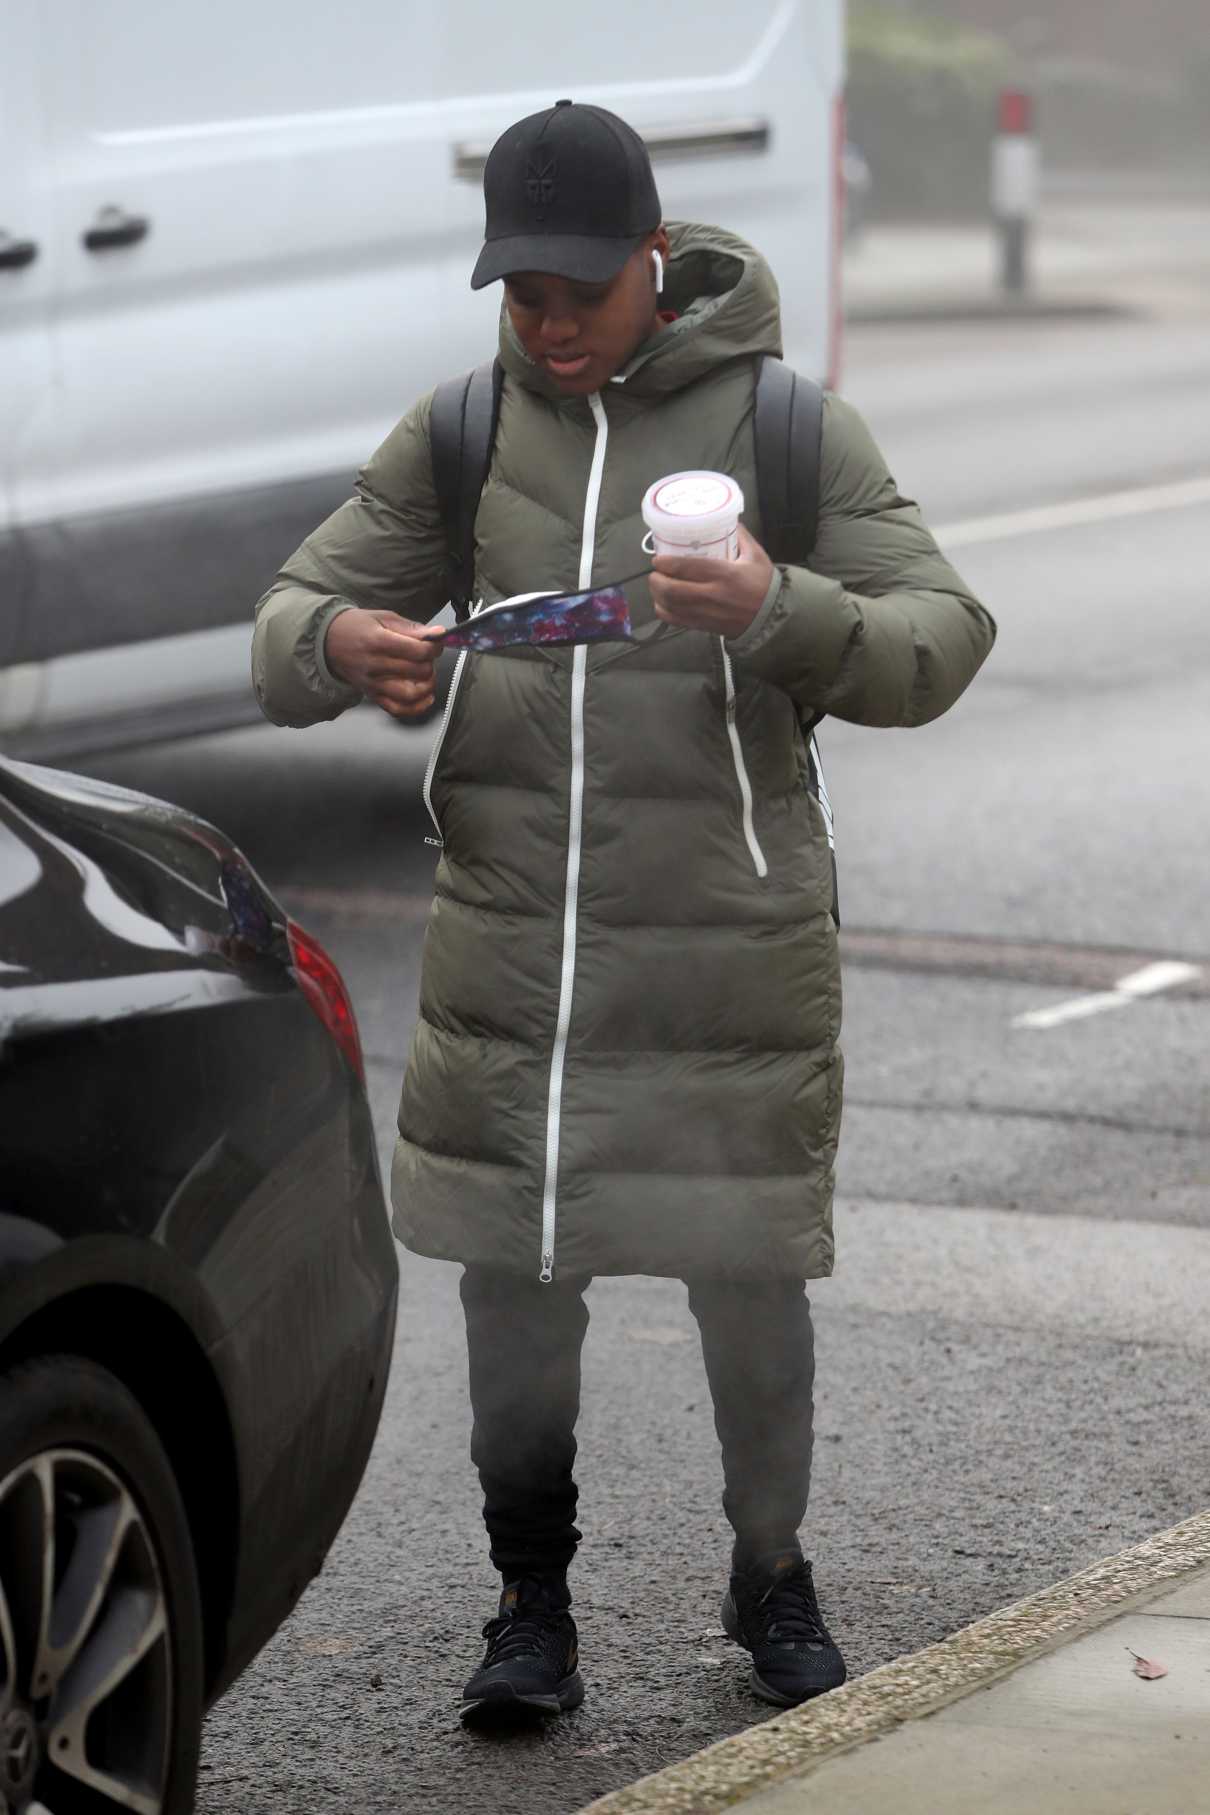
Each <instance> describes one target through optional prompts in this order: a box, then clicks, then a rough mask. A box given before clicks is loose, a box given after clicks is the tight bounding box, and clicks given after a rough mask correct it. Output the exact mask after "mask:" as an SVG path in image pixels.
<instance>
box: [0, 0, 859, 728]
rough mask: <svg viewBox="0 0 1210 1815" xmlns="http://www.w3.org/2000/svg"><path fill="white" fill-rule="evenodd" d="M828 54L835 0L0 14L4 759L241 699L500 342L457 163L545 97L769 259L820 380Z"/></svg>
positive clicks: (679, 201)
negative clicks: (601, 127)
mask: <svg viewBox="0 0 1210 1815" xmlns="http://www.w3.org/2000/svg"><path fill="white" fill-rule="evenodd" d="M843 61H844V41H843V0H754V3H753V4H752V5H751V6H748V7H744V8H738V7H735V6H734V5H731V4H724V3H721V0H664V3H663V4H662V5H660V6H652V5H650V4H649V0H614V3H613V4H611V5H610V6H608V7H601V8H598V9H596V12H595V13H581V14H580V15H578V16H574V17H573V16H572V15H569V14H568V12H567V9H566V7H562V6H555V5H554V4H552V0H529V4H527V5H526V6H524V7H523V8H521V9H519V10H518V11H517V12H516V13H514V14H513V15H511V16H510V15H506V14H505V13H504V11H503V9H497V8H496V7H493V6H490V5H488V4H485V3H484V0H448V3H447V4H446V5H445V6H444V7H437V6H431V5H427V4H422V0H390V3H389V4H387V3H386V0H361V3H360V4H359V5H358V6H357V7H355V8H352V9H345V8H341V7H333V6H320V5H318V4H314V3H311V4H308V3H307V0H303V3H302V4H301V5H300V3H299V0H208V4H207V5H205V6H194V7H176V6H171V5H165V4H164V0H55V3H54V5H53V6H46V5H44V4H42V3H41V0H4V5H3V7H2V8H0V749H4V750H6V751H9V752H10V753H14V754H21V755H28V756H43V757H51V758H54V757H59V756H62V755H66V754H69V753H79V752H81V751H84V750H90V749H97V748H100V747H103V746H106V745H113V744H118V743H131V742H135V741H141V740H144V739H148V738H154V737H161V736H170V735H180V734H184V733H189V732H194V731H199V730H205V729H213V728H216V727H218V726H220V725H228V724H234V723H238V722H239V721H240V720H242V719H245V718H251V717H255V715H256V707H255V703H254V701H253V698H252V693H251V688H250V682H249V678H248V653H249V636H250V626H251V614H252V606H253V603H254V601H255V600H256V598H257V597H258V596H259V594H260V593H261V592H262V591H263V590H264V588H265V587H266V586H267V584H268V583H269V580H270V579H271V578H272V576H273V573H274V572H275V570H276V568H277V567H278V565H279V563H280V562H281V560H282V559H283V558H284V557H285V556H286V555H287V554H288V553H289V552H290V551H291V550H292V549H293V548H294V547H295V546H296V544H297V543H298V542H299V541H301V540H302V538H303V536H304V535H305V534H306V533H307V531H308V530H310V529H311V528H313V527H314V525H315V524H316V523H318V522H319V521H320V519H321V518H323V517H324V516H325V515H326V514H327V513H328V511H329V510H331V509H333V508H334V507H335V506H336V505H337V504H338V503H339V502H340V501H341V500H342V499H343V498H344V497H346V496H347V495H348V493H349V491H350V489H351V482H352V476H353V473H354V471H355V470H356V468H357V466H358V465H360V463H361V462H362V461H363V460H364V459H365V458H366V457H367V455H368V454H369V453H370V452H371V451H372V449H373V448H374V447H375V446H376V445H377V444H378V442H379V441H380V440H381V439H382V437H383V436H384V435H385V433H386V432H387V430H388V429H389V428H390V427H391V425H392V424H393V423H394V422H395V421H396V420H397V418H398V417H399V416H400V415H402V413H403V412H404V410H405V409H406V408H407V407H408V405H409V404H410V403H411V402H412V401H413V400H414V398H415V397H417V396H418V395H420V394H421V393H422V392H423V391H425V390H427V389H429V388H430V387H431V386H432V385H433V384H435V383H436V382H437V381H438V380H439V379H441V378H444V377H447V376H450V375H451V374H453V373H455V372H457V371H459V370H463V369H465V368H466V367H468V366H470V365H473V364H476V363H477V362H478V361H480V360H482V359H484V358H488V357H490V356H491V354H492V352H493V351H494V347H495V336H496V311H497V309H498V308H499V295H498V291H496V290H495V289H494V288H493V289H490V290H488V291H486V292H483V293H481V294H478V295H476V294H474V293H473V292H472V291H471V289H470V287H469V282H468V279H469V274H470V270H471V266H472V264H473V261H474V258H475V255H476V252H477V250H478V247H479V244H480V242H481V237H482V227H483V204H482V193H481V187H480V178H481V173H482V168H483V160H484V157H485V155H486V152H487V150H488V148H489V147H490V145H491V143H492V141H493V140H494V138H495V137H496V136H497V134H498V133H499V132H500V131H502V130H503V128H504V127H505V126H506V125H508V123H509V122H510V121H512V120H514V119H517V118H519V117H520V116H522V115H524V114H527V113H531V112H535V111H536V110H537V109H538V108H540V107H545V106H548V105H549V104H550V102H551V101H552V100H553V99H554V98H556V97H557V96H559V95H571V96H573V97H574V98H576V99H582V100H592V101H595V102H598V103H599V104H601V105H602V106H605V107H609V108H612V109H614V110H615V111H616V112H618V113H621V114H622V115H624V116H625V117H626V118H627V119H629V120H630V121H632V122H633V123H634V125H635V126H636V127H637V128H638V129H639V130H640V131H641V132H642V133H643V134H644V136H645V137H646V139H647V141H648V143H649V145H650V147H651V150H652V154H653V158H654V160H655V164H656V176H657V180H658V182H659V185H660V192H661V199H662V200H663V203H664V208H665V213H666V214H667V216H668V217H669V218H671V219H698V220H710V221H718V222H720V223H722V224H724V225H726V226H728V227H732V228H734V229H735V230H736V231H738V232H740V233H742V234H744V235H745V236H746V237H748V238H749V239H751V240H752V241H754V243H755V244H756V245H758V246H759V247H760V248H761V250H762V251H763V252H765V253H766V254H767V255H768V257H769V260H770V262H771V264H772V266H773V269H774V271H775V272H776V273H777V276H778V278H779V280H780V283H781V288H782V302H783V308H784V313H785V335H786V352H787V357H789V358H790V359H791V360H792V361H793V362H794V363H795V364H796V365H798V366H799V368H800V369H802V370H804V371H808V372H811V373H813V374H815V375H817V376H821V377H822V376H827V375H829V374H831V373H832V372H833V371H834V367H835V361H836V357H837V351H838V346H837V342H838V294H837V244H838V239H839V230H840V218H839V216H840V195H839V185H840V180H841V177H840V167H841V156H840V154H841V148H842V145H843V125H842V101H841V94H842V86H843Z"/></svg>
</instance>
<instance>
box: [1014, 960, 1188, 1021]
mask: <svg viewBox="0 0 1210 1815" xmlns="http://www.w3.org/2000/svg"><path fill="white" fill-rule="evenodd" d="M1200 975H1201V967H1200V965H1196V964H1178V963H1177V962H1175V961H1174V960H1172V959H1167V960H1162V961H1160V962H1158V963H1155V964H1145V965H1144V966H1143V968H1142V969H1141V970H1137V971H1128V972H1127V974H1126V975H1125V976H1124V977H1119V978H1118V980H1117V982H1116V983H1115V984H1114V986H1113V988H1112V989H1104V990H1098V991H1097V992H1096V994H1095V995H1091V996H1076V997H1074V998H1073V999H1072V1000H1071V1001H1070V1002H1060V1003H1058V1004H1056V1006H1055V1007H1054V1008H1032V1009H1030V1010H1029V1012H1028V1013H1027V1014H1024V1015H1017V1016H1016V1017H1015V1018H1014V1020H1013V1026H1014V1027H1038V1028H1047V1027H1060V1026H1062V1024H1063V1023H1064V1022H1065V1021H1082V1020H1084V1019H1085V1017H1086V1016H1088V1015H1101V1014H1104V1013H1105V1011H1106V1009H1110V1008H1128V1007H1129V1006H1130V1004H1131V1003H1132V1002H1138V1001H1140V1000H1141V999H1142V997H1144V996H1158V995H1159V994H1160V993H1161V991H1163V990H1168V989H1175V988H1177V986H1178V985H1179V984H1182V983H1192V982H1193V981H1194V979H1195V978H1197V977H1199V976H1200Z"/></svg>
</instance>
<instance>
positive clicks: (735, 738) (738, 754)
mask: <svg viewBox="0 0 1210 1815" xmlns="http://www.w3.org/2000/svg"><path fill="white" fill-rule="evenodd" d="M718 646H719V649H720V650H721V652H722V657H723V686H724V688H725V690H726V698H727V737H728V739H729V740H730V743H731V759H732V761H733V762H734V764H735V779H736V781H737V782H738V783H739V800H740V808H741V811H742V813H743V820H744V842H745V843H746V845H747V846H748V852H749V855H750V856H751V858H752V867H753V869H754V870H755V871H756V874H757V875H758V876H767V875H768V874H769V866H768V864H767V863H766V862H765V854H764V852H763V851H762V850H761V848H760V840H759V839H758V838H757V836H756V827H755V826H754V825H753V823H752V784H751V782H750V781H749V780H748V770H747V768H746V766H745V764H744V747H743V745H742V744H741V743H740V741H739V726H738V725H737V724H736V722H735V677H734V675H733V674H732V672H731V657H730V656H729V655H728V654H727V645H726V642H725V641H724V639H723V638H722V637H720V638H719V639H718Z"/></svg>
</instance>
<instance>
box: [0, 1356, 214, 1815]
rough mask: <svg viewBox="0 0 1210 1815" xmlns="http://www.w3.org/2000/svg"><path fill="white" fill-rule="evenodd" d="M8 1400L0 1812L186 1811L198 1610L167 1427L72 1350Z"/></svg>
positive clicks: (2, 1393) (19, 1384) (15, 1382)
mask: <svg viewBox="0 0 1210 1815" xmlns="http://www.w3.org/2000/svg"><path fill="white" fill-rule="evenodd" d="M25 1387H28V1388H29V1389H30V1390H29V1391H28V1393H27V1394H25V1395H23V1392H22V1389H23V1388H25ZM23 1399H24V1403H23ZM56 1402H57V1403H56ZM0 1403H3V1405H4V1414H5V1415H4V1416H3V1417H0V1469H2V1470H6V1471H7V1472H4V1473H3V1474H2V1475H0V1815H118V1812H119V1811H122V1812H123V1815H131V1812H133V1815H180V1812H182V1811H186V1810H188V1809H190V1808H191V1807H192V1803H193V1784H194V1775H195V1764H196V1748H197V1737H198V1728H199V1725H200V1683H199V1681H198V1674H199V1667H198V1661H197V1660H198V1654H199V1653H200V1649H201V1630H200V1615H199V1613H198V1607H197V1585H196V1575H195V1572H194V1568H193V1559H192V1552H191V1549H190V1548H189V1546H188V1542H187V1537H188V1526H187V1523H186V1521H185V1518H184V1512H183V1508H181V1506H180V1501H179V1496H178V1495H177V1494H176V1490H175V1483H174V1482H173V1479H172V1475H171V1470H170V1469H169V1468H168V1464H167V1461H166V1459H165V1458H164V1456H163V1452H162V1450H160V1448H159V1445H158V1442H157V1441H156V1439H155V1434H154V1431H153V1430H152V1429H151V1427H150V1425H149V1424H148V1423H147V1421H146V1419H145V1418H144V1417H143V1415H142V1412H141V1410H140V1408H139V1407H138V1405H137V1403H136V1402H135V1401H134V1400H133V1399H132V1398H131V1397H130V1395H129V1394H128V1393H127V1392H126V1390H125V1389H124V1388H123V1387H122V1386H121V1384H120V1383H119V1382H118V1381H116V1380H114V1379H113V1377H112V1376H110V1375H108V1374H106V1373H105V1372H104V1371H103V1370H101V1369H99V1368H95V1367H93V1366H91V1365H90V1364H89V1363H87V1362H83V1361H77V1360H75V1359H74V1358H70V1357H66V1356H56V1357H53V1358H49V1359H48V1360H46V1361H43V1362H36V1363H33V1364H30V1365H28V1366H25V1367H23V1368H20V1369H17V1370H14V1371H13V1373H11V1374H9V1375H6V1376H3V1377H0ZM10 1409H11V1410H12V1411H15V1412H16V1417H15V1418H13V1417H10V1416H9V1415H8V1414H9V1413H10ZM10 1427H15V1429H12V1430H11V1436H12V1437H15V1438H16V1442H15V1444H14V1443H13V1442H12V1441H11V1440H10V1441H9V1442H5V1440H4V1439H5V1438H6V1437H10ZM39 1435H43V1436H44V1437H45V1436H49V1437H50V1438H51V1441H43V1442H41V1443H38V1441H37V1439H38V1437H39ZM64 1436H67V1437H68V1438H69V1440H68V1441H63V1440H62V1438H63V1437H64ZM31 1438H32V1439H33V1444H32V1445H31V1441H30V1440H31ZM71 1438H74V1439H75V1440H74V1441H72V1440H70V1439H71ZM22 1439H24V1442H23V1441H22ZM55 1439H58V1440H55ZM35 1445H36V1446H35ZM86 1445H87V1446H88V1447H86ZM26 1447H28V1453H26V1454H25V1455H23V1456H20V1458H19V1459H16V1458H14V1457H13V1455H12V1450H13V1448H17V1449H20V1448H26ZM182 1583H183V1585H182ZM183 1650H188V1651H189V1652H190V1653H191V1654H192V1662H191V1663H190V1662H188V1661H187V1660H186V1659H184V1658H183V1657H182V1655H181V1653H182V1651H183ZM183 1665H184V1669H182V1666H183Z"/></svg>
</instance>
